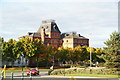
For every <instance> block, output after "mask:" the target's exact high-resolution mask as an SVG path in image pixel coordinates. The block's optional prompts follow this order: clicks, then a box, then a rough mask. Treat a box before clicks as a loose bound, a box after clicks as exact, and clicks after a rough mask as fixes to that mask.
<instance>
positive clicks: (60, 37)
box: [28, 20, 89, 48]
mask: <svg viewBox="0 0 120 80" xmlns="http://www.w3.org/2000/svg"><path fill="white" fill-rule="evenodd" d="M28 36H29V37H30V38H32V39H35V38H38V39H40V40H41V41H42V43H43V44H45V45H51V46H53V47H55V48H58V47H69V48H74V47H76V46H78V45H80V46H89V39H88V38H85V37H84V36H81V35H80V34H77V33H75V32H71V33H61V31H60V30H59V28H58V26H57V24H56V23H55V20H44V21H42V24H41V25H40V27H39V29H38V31H37V32H34V33H31V32H29V33H28Z"/></svg>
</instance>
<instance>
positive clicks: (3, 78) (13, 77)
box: [0, 72, 32, 80]
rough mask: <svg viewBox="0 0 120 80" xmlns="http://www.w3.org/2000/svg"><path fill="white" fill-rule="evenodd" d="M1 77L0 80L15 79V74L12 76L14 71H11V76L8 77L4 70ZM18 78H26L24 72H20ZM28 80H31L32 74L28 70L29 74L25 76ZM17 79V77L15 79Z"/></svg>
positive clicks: (23, 79) (22, 79) (21, 79)
mask: <svg viewBox="0 0 120 80" xmlns="http://www.w3.org/2000/svg"><path fill="white" fill-rule="evenodd" d="M1 74H2V75H1V79H0V80H15V79H16V76H14V73H13V72H11V76H9V77H6V76H4V72H2V73H1ZM19 78H20V80H26V79H25V75H24V72H22V74H21V76H19ZM27 78H28V79H29V80H32V75H31V72H30V75H29V76H28V77H27ZM17 80H18V79H17Z"/></svg>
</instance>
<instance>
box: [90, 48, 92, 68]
mask: <svg viewBox="0 0 120 80" xmlns="http://www.w3.org/2000/svg"><path fill="white" fill-rule="evenodd" d="M90 67H92V47H90Z"/></svg>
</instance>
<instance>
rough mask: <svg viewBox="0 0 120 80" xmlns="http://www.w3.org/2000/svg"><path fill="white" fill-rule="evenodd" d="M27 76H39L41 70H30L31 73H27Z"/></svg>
mask: <svg viewBox="0 0 120 80" xmlns="http://www.w3.org/2000/svg"><path fill="white" fill-rule="evenodd" d="M26 74H27V75H30V74H31V75H39V70H38V69H36V68H32V69H29V71H27V73H26Z"/></svg>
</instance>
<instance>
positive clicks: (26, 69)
mask: <svg viewBox="0 0 120 80" xmlns="http://www.w3.org/2000/svg"><path fill="white" fill-rule="evenodd" d="M29 69H30V68H23V71H28V70H29ZM42 70H49V69H39V71H42ZM15 71H22V68H7V69H6V72H15Z"/></svg>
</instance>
